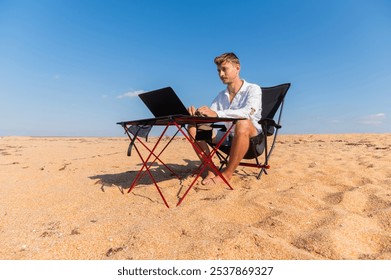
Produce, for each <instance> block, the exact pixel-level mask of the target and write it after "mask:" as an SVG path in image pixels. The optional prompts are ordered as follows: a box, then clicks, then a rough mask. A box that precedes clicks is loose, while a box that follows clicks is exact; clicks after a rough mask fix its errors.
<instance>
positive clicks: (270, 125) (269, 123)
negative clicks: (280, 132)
mask: <svg viewBox="0 0 391 280" xmlns="http://www.w3.org/2000/svg"><path fill="white" fill-rule="evenodd" d="M258 123H259V124H261V125H262V129H263V130H264V131H265V132H266V135H267V136H271V135H273V134H274V129H275V128H276V129H280V128H281V125H279V124H277V123H276V122H275V121H274V120H273V119H266V118H265V119H261V120H260V121H258Z"/></svg>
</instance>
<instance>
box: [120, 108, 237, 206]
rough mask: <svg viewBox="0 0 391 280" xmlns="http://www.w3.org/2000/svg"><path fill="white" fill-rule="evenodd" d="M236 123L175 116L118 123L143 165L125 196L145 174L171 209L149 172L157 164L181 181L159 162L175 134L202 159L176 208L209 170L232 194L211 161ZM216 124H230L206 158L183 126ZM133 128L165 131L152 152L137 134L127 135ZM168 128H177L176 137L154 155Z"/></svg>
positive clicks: (224, 120)
mask: <svg viewBox="0 0 391 280" xmlns="http://www.w3.org/2000/svg"><path fill="white" fill-rule="evenodd" d="M238 120H240V118H218V117H197V116H184V115H174V116H166V117H160V118H150V119H140V120H134V121H126V122H119V123H117V124H119V125H121V126H122V127H123V128H124V130H125V133H126V135H127V136H128V137H129V139H130V141H131V142H133V143H134V148H135V150H136V152H137V154H138V156H139V158H140V160H141V161H142V166H141V168H140V170H139V171H138V172H137V175H136V177H135V179H134V180H133V182H132V184H131V186H130V188H129V190H128V193H130V192H131V191H132V190H133V189H134V187H135V186H136V184H137V182H138V181H139V180H140V179H141V177H142V176H144V175H145V174H148V175H149V177H150V178H151V179H152V181H153V184H154V185H155V187H156V189H157V191H158V193H159V195H160V197H161V198H162V200H163V202H164V204H165V205H166V207H167V208H170V206H169V205H168V203H167V200H166V199H165V197H164V195H163V193H162V191H161V189H160V188H159V186H158V184H157V182H156V180H155V178H154V177H153V175H152V173H151V171H150V168H151V167H152V165H153V164H154V163H155V162H156V161H159V162H160V163H161V164H162V165H163V166H164V167H165V168H167V169H168V170H169V171H170V172H171V173H172V174H173V175H174V176H175V177H177V178H178V179H179V180H180V179H181V177H180V176H179V175H178V174H176V173H175V172H174V171H173V170H172V169H171V168H170V167H169V166H167V165H166V164H165V163H164V162H163V161H162V160H161V159H160V156H161V155H162V153H163V152H164V151H165V150H166V148H167V147H168V146H169V145H170V144H171V142H172V140H173V139H174V138H175V137H176V136H177V135H178V133H181V134H182V135H183V136H184V137H185V138H186V139H187V141H188V142H190V144H191V145H192V147H193V149H194V150H195V151H196V153H197V154H198V155H199V157H200V159H201V164H200V166H199V167H198V168H197V170H196V171H195V172H193V174H192V176H194V175H196V176H195V178H194V179H193V181H192V182H191V184H190V185H189V186H188V188H187V189H186V191H185V193H184V194H183V196H182V197H181V198H180V199H179V201H178V203H177V205H176V206H179V205H181V203H182V202H183V200H184V199H185V197H186V196H187V194H188V193H189V191H190V190H191V189H192V188H193V186H194V185H195V183H196V181H197V179H198V178H199V177H200V176H201V174H202V172H204V170H205V169H206V168H207V167H208V166H209V167H210V168H211V169H212V170H213V172H215V174H216V175H217V176H219V177H220V178H221V179H222V180H223V181H224V183H225V184H226V185H227V186H228V187H229V188H230V189H231V190H233V188H232V186H231V185H230V183H229V182H228V181H227V180H226V179H225V178H224V176H223V175H222V174H221V172H220V170H219V169H218V168H217V167H216V165H215V164H214V163H213V160H212V159H213V156H214V155H215V154H216V152H217V150H218V148H219V147H220V146H221V144H222V143H223V142H224V140H225V139H226V138H227V137H228V135H229V134H230V132H231V130H232V128H233V126H234V125H235V123H236V121H238ZM218 122H224V123H227V122H229V123H231V125H230V126H229V127H228V129H227V131H226V132H225V134H224V135H223V137H222V138H221V139H220V140H219V142H218V143H217V144H216V145H215V146H214V147H213V148H212V150H211V151H210V153H209V155H205V154H204V153H203V152H202V149H201V148H200V147H199V145H198V143H197V141H196V140H195V139H193V138H192V137H191V136H190V134H189V132H188V130H187V128H186V125H188V124H195V125H200V124H206V123H209V124H210V123H218ZM133 125H135V126H164V129H163V131H162V133H161V134H160V136H159V137H158V140H157V142H156V143H155V145H154V146H153V147H152V149H150V148H148V146H147V145H146V144H145V143H144V142H143V140H142V139H141V137H139V136H138V135H137V134H136V135H133V134H132V133H130V132H129V130H128V127H129V126H133ZM171 126H173V127H176V129H177V130H176V132H175V134H174V135H173V136H172V137H171V138H170V140H169V141H168V142H167V143H166V144H165V145H164V147H163V148H162V149H161V150H160V152H159V153H156V152H155V151H156V149H157V147H158V145H159V144H160V142H161V139H162V138H163V136H164V135H165V133H166V132H167V130H168V128H169V127H171ZM135 140H137V143H139V144H141V145H142V146H143V147H144V148H145V149H146V150H147V151H148V152H149V154H148V156H147V157H146V158H145V157H143V156H142V154H141V152H140V150H139V148H138V147H137V145H136V141H135ZM152 157H154V158H153V159H152V162H150V163H149V164H148V162H149V161H150V160H151V158H152ZM144 169H145V170H144Z"/></svg>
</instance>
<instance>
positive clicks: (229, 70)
mask: <svg viewBox="0 0 391 280" xmlns="http://www.w3.org/2000/svg"><path fill="white" fill-rule="evenodd" d="M239 70H240V65H239V64H234V63H231V62H228V61H225V62H223V63H222V64H221V65H218V66H217V72H218V73H219V77H220V79H221V81H222V82H223V84H230V83H232V82H233V81H234V80H235V79H236V78H237V77H238V76H239Z"/></svg>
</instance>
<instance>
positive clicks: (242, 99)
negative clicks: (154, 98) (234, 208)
mask: <svg viewBox="0 0 391 280" xmlns="http://www.w3.org/2000/svg"><path fill="white" fill-rule="evenodd" d="M214 62H215V64H216V66H217V71H218V73H219V77H220V79H221V81H222V82H223V83H224V84H226V85H227V87H226V89H225V90H223V91H221V92H220V93H219V94H218V95H217V97H216V98H215V99H214V101H213V102H212V105H211V106H210V107H207V106H202V107H200V108H198V109H196V108H195V107H194V106H191V107H190V108H188V110H189V113H190V114H191V115H203V116H208V117H217V116H218V117H231V118H245V120H239V121H237V122H236V125H235V127H234V128H233V129H232V144H231V152H230V157H229V161H228V164H227V167H226V168H225V169H224V170H223V171H222V175H223V176H224V178H225V179H226V180H228V181H229V180H230V179H231V178H232V176H233V173H234V171H235V169H236V168H237V167H238V165H239V163H240V161H241V160H242V159H243V157H244V155H245V154H246V152H247V150H248V148H249V145H250V138H251V137H254V136H256V135H258V134H259V133H260V132H261V129H262V128H261V125H260V124H258V121H259V120H260V119H261V103H262V91H261V88H260V87H259V86H258V85H256V84H250V83H247V82H246V81H245V80H242V79H241V78H240V76H239V74H240V61H239V59H238V57H237V56H236V55H235V54H234V53H224V54H222V55H220V56H218V57H216V58H215V60H214ZM196 131H197V129H196V127H195V126H193V125H190V126H189V133H190V135H191V136H193V138H195V135H196ZM214 134H215V135H214V136H213V141H214V142H217V141H218V140H219V139H218V138H219V134H218V133H217V134H216V133H214ZM220 137H221V136H220ZM220 139H221V138H220ZM199 145H200V147H201V149H202V150H203V152H204V153H206V154H209V148H208V145H207V144H206V143H205V142H203V141H200V142H199ZM221 181H222V179H221V178H220V177H219V176H216V174H214V172H213V170H211V169H208V174H207V175H206V177H205V178H204V180H203V181H202V184H204V185H208V184H216V183H219V182H221Z"/></svg>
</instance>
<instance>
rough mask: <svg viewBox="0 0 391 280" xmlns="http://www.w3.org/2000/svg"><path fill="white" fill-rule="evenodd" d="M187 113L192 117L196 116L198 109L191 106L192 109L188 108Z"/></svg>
mask: <svg viewBox="0 0 391 280" xmlns="http://www.w3.org/2000/svg"><path fill="white" fill-rule="evenodd" d="M187 111H189V114H190V116H195V115H196V112H197V109H196V108H195V107H194V106H191V107H189V108H187Z"/></svg>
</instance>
